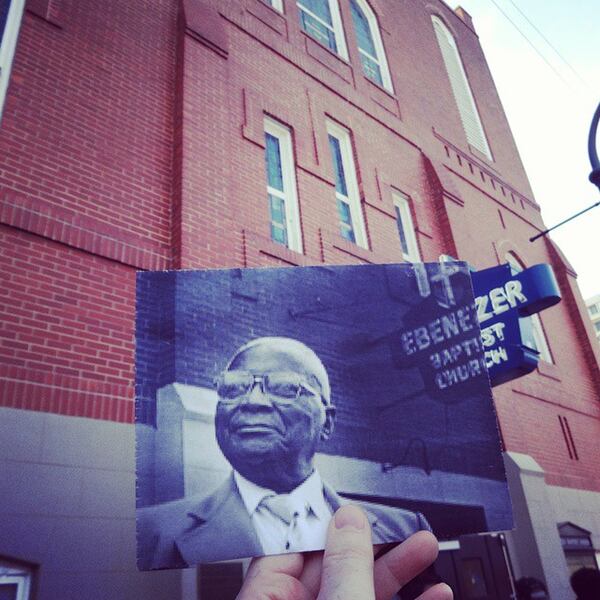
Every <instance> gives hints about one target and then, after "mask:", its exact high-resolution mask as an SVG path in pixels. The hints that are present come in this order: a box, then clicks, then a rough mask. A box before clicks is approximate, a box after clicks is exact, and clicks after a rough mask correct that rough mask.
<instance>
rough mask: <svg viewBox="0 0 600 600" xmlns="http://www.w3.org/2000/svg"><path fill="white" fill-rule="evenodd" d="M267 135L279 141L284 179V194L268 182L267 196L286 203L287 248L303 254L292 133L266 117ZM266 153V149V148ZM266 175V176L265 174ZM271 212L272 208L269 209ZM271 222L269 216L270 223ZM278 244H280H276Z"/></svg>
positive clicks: (265, 127) (265, 128)
mask: <svg viewBox="0 0 600 600" xmlns="http://www.w3.org/2000/svg"><path fill="white" fill-rule="evenodd" d="M264 130H265V133H268V134H270V135H272V136H273V137H275V138H277V140H278V141H279V151H280V157H281V174H282V178H283V192H281V191H280V190H276V189H275V188H272V187H271V186H270V185H269V184H268V181H267V194H272V195H273V196H276V197H277V198H281V199H282V200H283V201H284V203H285V209H286V210H285V221H286V232H287V239H288V243H287V247H288V248H289V249H290V250H294V251H296V252H299V253H300V254H302V252H303V246H302V231H301V228H300V208H299V205H298V193H297V189H298V188H297V186H296V169H295V164H296V163H295V161H294V149H293V145H292V132H291V131H290V129H289V128H288V127H286V126H285V125H282V124H281V123H279V122H278V121H275V119H271V118H270V117H265V121H264ZM265 153H266V148H265ZM265 175H266V174H265ZM269 211H270V208H269ZM270 222H271V219H270V215H269V223H270ZM275 243H278V242H275Z"/></svg>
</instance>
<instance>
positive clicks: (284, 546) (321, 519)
mask: <svg viewBox="0 0 600 600" xmlns="http://www.w3.org/2000/svg"><path fill="white" fill-rule="evenodd" d="M233 477H234V479H235V482H236V484H237V487H238V489H239V491H240V495H241V497H242V500H243V502H244V505H245V506H246V510H247V511H248V514H249V515H250V519H251V520H252V524H253V525H254V529H255V531H256V533H257V535H258V539H259V540H260V543H261V544H262V547H263V550H264V553H265V554H281V553H284V552H306V551H309V550H322V549H323V548H324V547H325V537H326V534H327V526H328V525H329V521H330V519H331V515H332V510H331V507H330V506H329V504H328V503H327V501H326V500H325V497H324V495H323V482H322V480H321V476H320V475H319V473H318V472H317V471H313V473H312V474H311V475H310V477H308V479H306V480H305V481H303V482H302V483H301V484H300V485H299V486H298V487H297V488H295V489H294V490H292V491H291V492H290V493H289V494H288V495H287V496H288V498H287V502H288V503H289V505H290V507H291V508H292V511H293V512H294V513H296V516H295V518H294V521H293V522H292V523H290V525H287V524H286V523H285V522H284V521H282V520H281V519H280V518H278V517H277V516H275V515H274V514H273V513H272V512H271V511H270V510H269V509H267V508H266V507H265V506H264V505H262V504H261V502H262V501H263V500H264V499H265V498H267V497H268V496H277V494H276V493H275V492H274V491H273V490H270V489H267V488H263V487H260V486H259V485H256V484H255V483H252V482H251V481H249V480H248V479H246V478H245V477H243V476H242V475H240V474H239V473H238V472H236V471H234V473H233Z"/></svg>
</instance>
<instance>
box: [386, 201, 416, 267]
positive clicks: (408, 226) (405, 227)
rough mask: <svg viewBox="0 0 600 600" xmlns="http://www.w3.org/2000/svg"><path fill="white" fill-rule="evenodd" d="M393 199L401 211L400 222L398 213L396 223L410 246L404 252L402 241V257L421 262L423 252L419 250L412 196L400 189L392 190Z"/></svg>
mask: <svg viewBox="0 0 600 600" xmlns="http://www.w3.org/2000/svg"><path fill="white" fill-rule="evenodd" d="M392 199H393V201H394V206H396V207H397V208H398V211H399V213H400V223H399V224H398V215H396V225H397V226H400V227H402V231H403V233H404V239H405V240H406V245H407V246H408V252H404V250H402V242H401V241H400V249H401V250H402V257H403V258H404V260H407V261H408V262H411V263H417V262H421V254H420V252H419V245H418V244H417V236H416V235H415V225H414V222H413V218H412V212H411V207H410V198H409V197H408V196H407V195H406V194H403V193H402V192H399V191H398V190H394V191H393V192H392ZM398 235H399V234H398Z"/></svg>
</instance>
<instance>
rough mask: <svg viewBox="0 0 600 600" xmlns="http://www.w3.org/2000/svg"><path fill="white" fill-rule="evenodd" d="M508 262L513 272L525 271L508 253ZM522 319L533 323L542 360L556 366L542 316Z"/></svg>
mask: <svg viewBox="0 0 600 600" xmlns="http://www.w3.org/2000/svg"><path fill="white" fill-rule="evenodd" d="M504 258H505V259H506V262H507V263H508V264H509V265H510V269H511V272H512V273H513V274H514V273H520V272H521V271H522V270H523V265H522V264H521V262H520V260H519V259H518V258H517V257H516V256H515V255H514V254H512V253H511V252H508V253H507V254H506V255H505V257H504ZM520 319H529V321H530V323H531V331H532V333H533V341H534V342H535V345H536V346H537V351H538V352H539V353H540V360H543V361H544V362H547V363H550V364H554V361H553V360H552V354H551V352H550V347H549V346H548V341H547V340H546V335H545V334H544V328H543V327H542V321H541V319H540V316H539V315H538V314H537V313H534V314H532V315H529V316H528V317H520Z"/></svg>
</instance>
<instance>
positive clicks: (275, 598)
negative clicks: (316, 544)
mask: <svg viewBox="0 0 600 600" xmlns="http://www.w3.org/2000/svg"><path fill="white" fill-rule="evenodd" d="M303 565H304V559H303V557H302V555H301V554H282V555H279V556H264V557H261V558H255V559H253V560H252V562H251V563H250V567H249V568H248V572H247V574H246V578H245V580H244V585H243V586H242V589H241V590H240V593H239V594H238V596H237V600H263V599H264V600H267V599H268V600H309V599H310V598H311V596H309V594H308V591H307V589H306V588H305V587H304V586H303V585H302V583H300V581H299V579H298V578H299V576H300V573H301V572H302V568H303Z"/></svg>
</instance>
